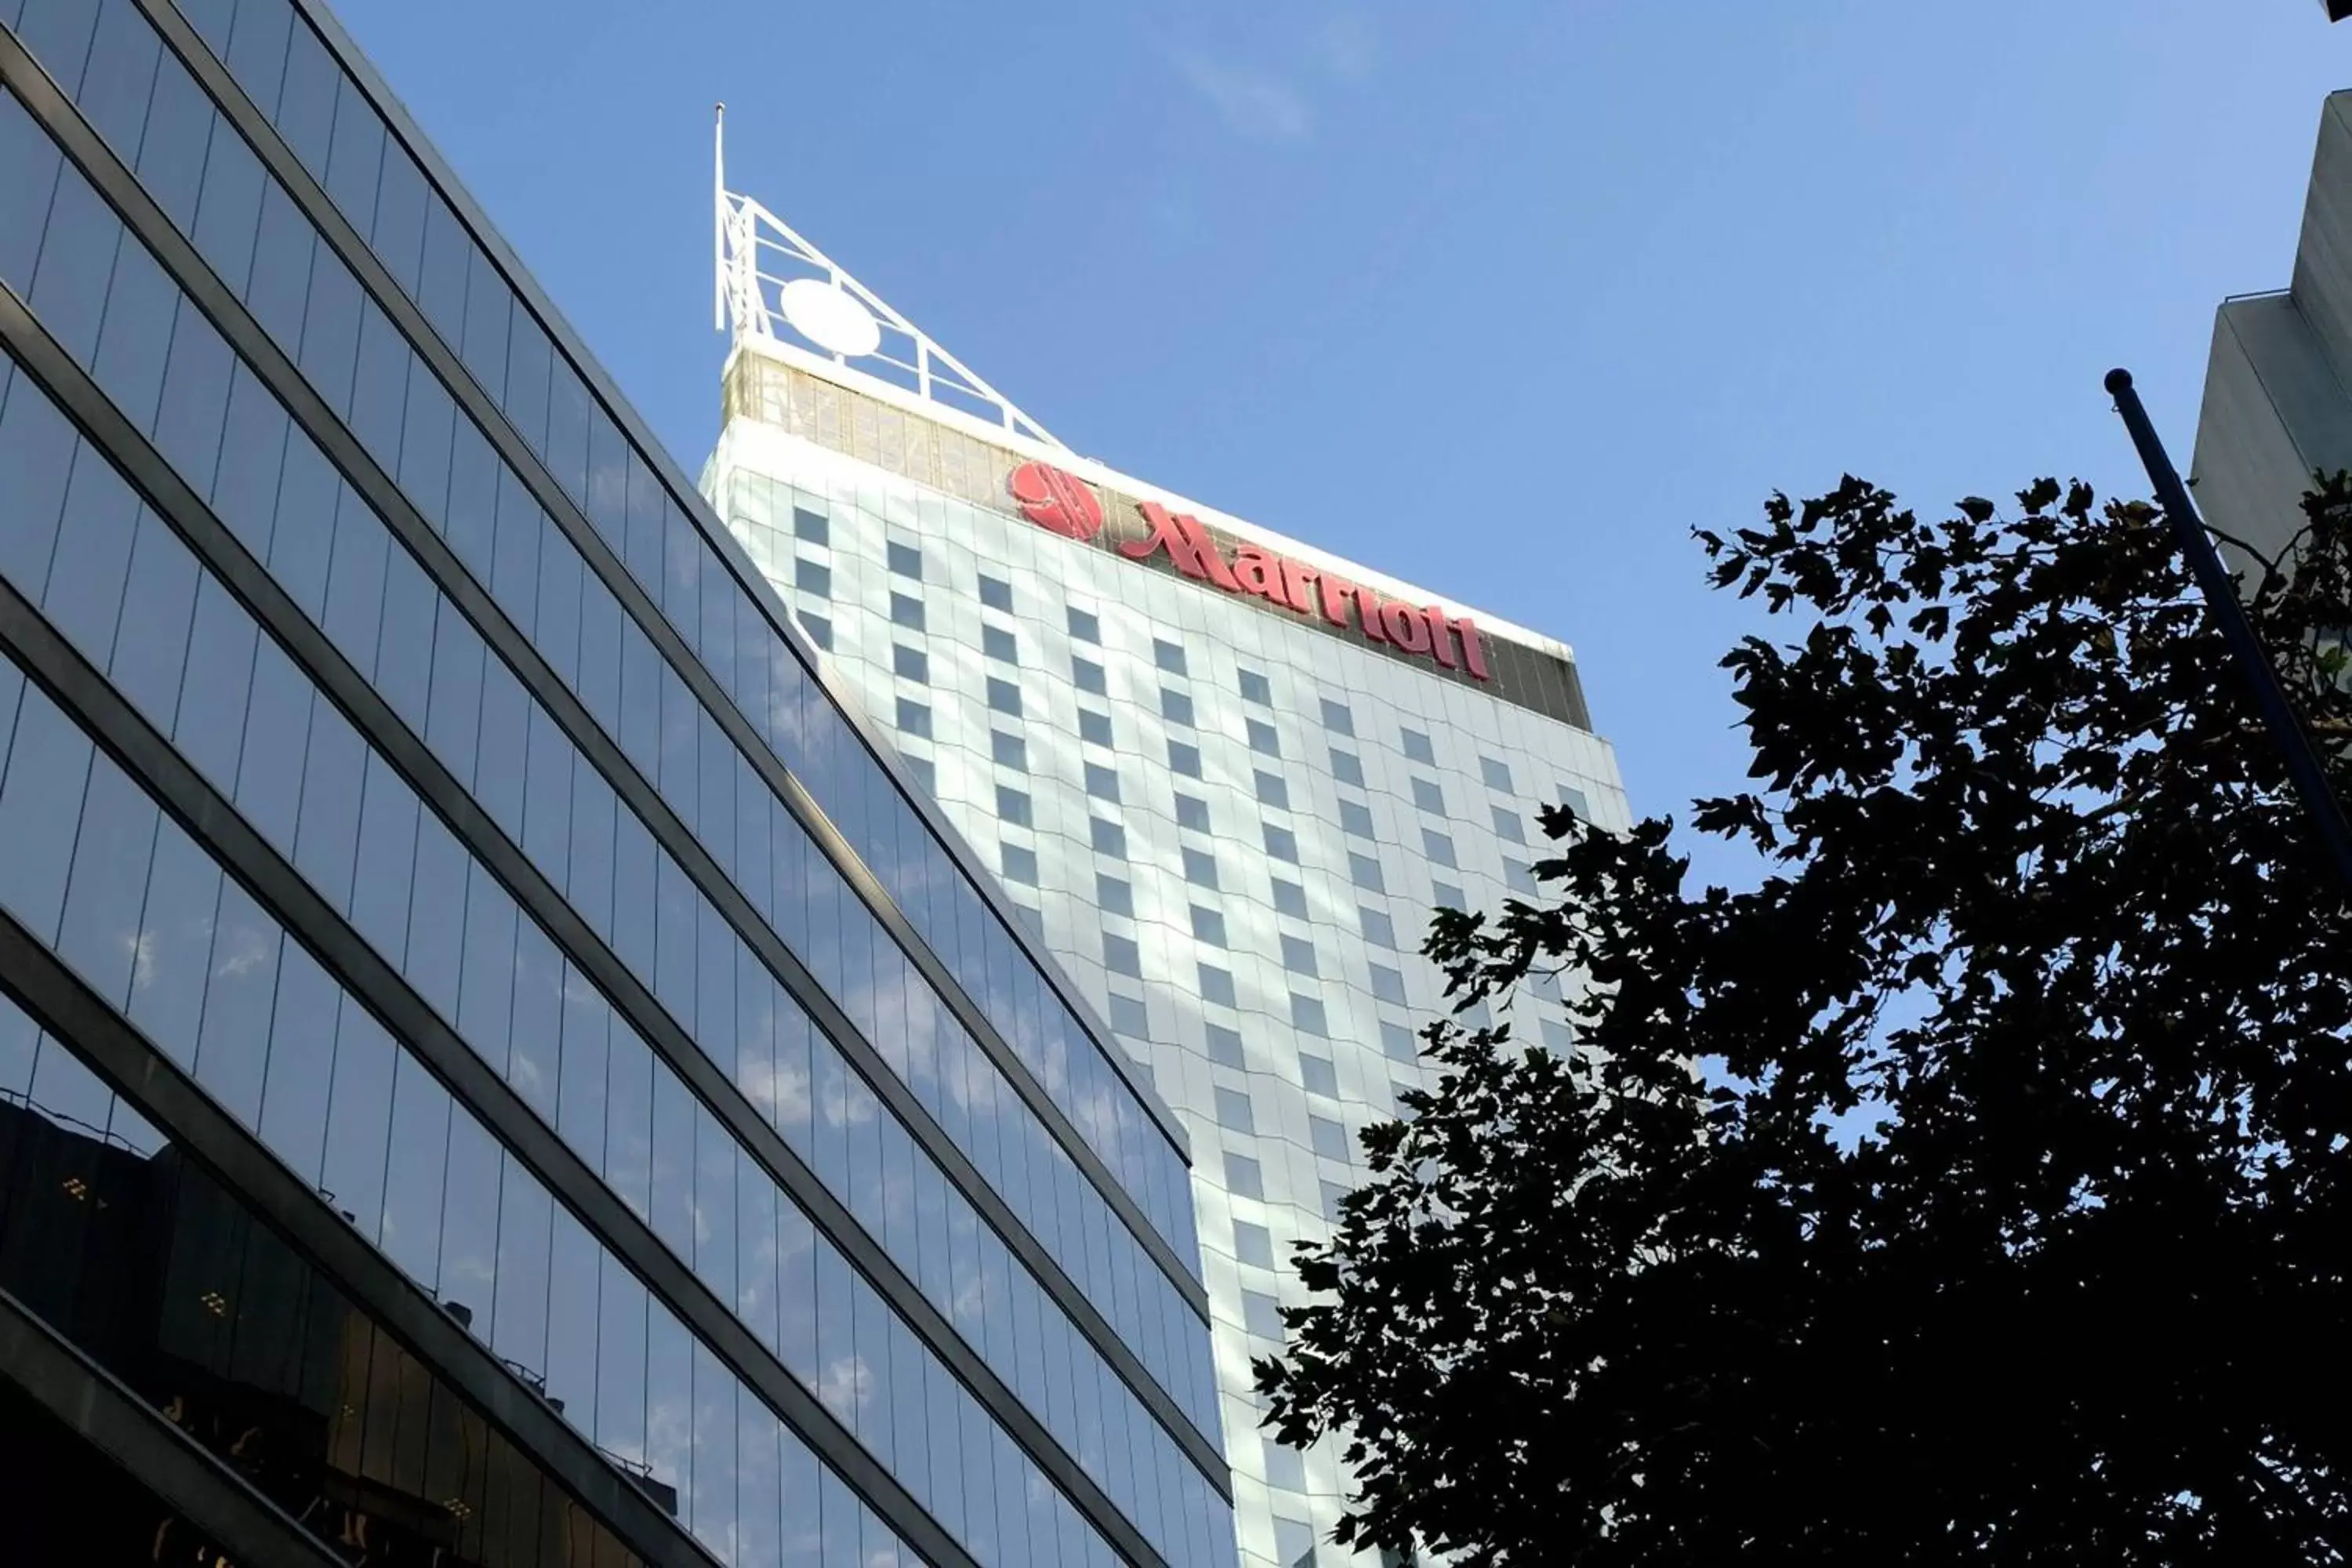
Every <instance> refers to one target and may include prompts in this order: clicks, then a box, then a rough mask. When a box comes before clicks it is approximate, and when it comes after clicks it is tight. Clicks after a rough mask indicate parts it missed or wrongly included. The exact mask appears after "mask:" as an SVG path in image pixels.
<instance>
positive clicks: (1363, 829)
mask: <svg viewBox="0 0 2352 1568" xmlns="http://www.w3.org/2000/svg"><path fill="white" fill-rule="evenodd" d="M1339 831H1340V832H1342V833H1352V834H1354V835H1355V836H1356V837H1359V838H1370V837H1372V814H1371V810H1370V807H1368V806H1366V805H1364V804H1363V803H1362V802H1360V801H1353V800H1343V801H1341V802H1340V803H1339Z"/></svg>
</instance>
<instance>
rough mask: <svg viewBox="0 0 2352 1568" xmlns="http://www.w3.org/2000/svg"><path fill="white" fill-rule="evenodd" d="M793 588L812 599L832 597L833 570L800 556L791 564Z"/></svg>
mask: <svg viewBox="0 0 2352 1568" xmlns="http://www.w3.org/2000/svg"><path fill="white" fill-rule="evenodd" d="M793 587H795V588H798V589H799V590H800V591H801V592H802V593H803V594H807V595H811V596H812V597H814V598H819V599H830V598H832V597H833V568H832V567H830V566H826V565H824V564H822V563H818V562H814V561H811V560H810V559H808V558H807V557H806V556H801V557H799V558H797V559H795V560H794V561H793Z"/></svg>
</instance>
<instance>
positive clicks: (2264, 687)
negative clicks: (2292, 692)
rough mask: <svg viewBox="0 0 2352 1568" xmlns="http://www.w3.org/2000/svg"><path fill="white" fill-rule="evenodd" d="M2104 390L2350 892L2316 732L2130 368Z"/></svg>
mask: <svg viewBox="0 0 2352 1568" xmlns="http://www.w3.org/2000/svg"><path fill="white" fill-rule="evenodd" d="M2107 391H2108V392H2109V393H2110V394H2111V395H2113V396H2114V397H2115V400H2116V413H2118V414H2120V415H2122V416H2123V420H2124V428H2125V429H2126V430H2127V431H2129V432H2130V433H2131V439H2132V445H2133V446H2134V447H2137V448H2138V449H2139V460H2140V464H2141V466H2142V467H2143V468H2147V478H2148V482H2149V483H2150V484H2152V485H2154V486H2155V487H2156V499H2157V501H2158V504H2159V505H2161V506H2162V507H2163V508H2164V515H2165V520H2166V521H2168V522H2169V523H2170V524H2171V525H2172V537H2173V541H2174V542H2175V543H2176V544H2178V545H2179V549H2180V553H2181V554H2182V555H2183V556H2184V557H2186V558H2187V560H2188V562H2189V570H2190V571H2191V572H2193V573H2195V574H2197V586H2198V588H2199V589H2200V591H2201V592H2202V593H2203V594H2204V595H2205V607H2206V608H2207V609H2208V610H2210V612H2211V613H2212V616H2213V618H2214V619H2215V620H2217V621H2219V622H2221V635H2222V636H2223V637H2225V638H2227V639H2228V641H2229V644H2230V652H2231V655H2232V656H2233V657H2234V658H2236V660H2237V664H2238V668H2239V670H2240V671H2241V673H2242V674H2243V675H2244V676H2245V678H2246V684H2247V685H2248V686H2250V687H2252V689H2253V696H2254V706H2255V707H2256V708H2258V709H2260V710H2261V711H2262V718H2263V728H2264V729H2266V730H2268V731H2270V735H2271V743H2272V744H2273V745H2274V746H2276V747H2277V748H2278V752H2279V758H2280V760H2281V761H2283V762H2284V763H2286V771H2287V776H2288V777H2289V778H2290V779H2292V780H2293V781H2294V789H2295V794H2296V795H2299V796H2301V797H2302V800H2303V809H2304V812H2305V815H2306V816H2309V817H2310V818H2311V823H2312V826H2314V827H2315V828H2316V829H2318V831H2319V837H2320V841H2321V842H2322V843H2323V844H2325V845H2326V847H2327V854H2328V858H2330V859H2331V860H2333V861H2334V862H2335V864H2336V878H2337V879H2338V880H2339V881H2341V882H2342V883H2343V885H2344V890H2345V892H2346V893H2347V895H2352V826H2346V824H2345V820H2344V808H2343V807H2342V806H2341V805H2338V804H2336V792H2335V791H2334V790H2332V789H2330V788H2328V786H2327V773H2326V769H2324V768H2323V767H2322V766H2321V765H2320V762H2319V753H2318V752H2315V751H2314V750H2313V749H2312V744H2311V737H2310V736H2309V735H2307V734H2305V732H2304V728H2303V725H2302V724H2301V723H2300V722H2299V721H2297V720H2296V718H2295V716H2294V709H2293V708H2291V707H2289V706H2288V705H2287V700H2286V691H2285V689H2284V688H2283V687H2282V686H2280V684H2279V678H2278V671H2277V670H2275V669H2273V668H2271V661H2270V658H2269V657H2268V656H2267V655H2265V654H2264V653H2263V646H2262V644H2261V643H2260V642H2259V641H2257V640H2256V639H2255V637H2254V626H2253V623H2252V621H2250V620H2248V619H2247V618H2246V606H2245V603H2244V601H2242V600H2241V599H2240V598H2239V597H2238V585H2237V584H2236V583H2234V582H2233V581H2231V577H2230V574H2229V570H2228V568H2226V567H2224V566H2223V565H2222V564H2221V552H2220V551H2218V550H2216V549H2214V548H2213V536H2212V535H2211V534H2210V533H2208V532H2207V531H2205V521H2204V519H2202V518H2200V517H2199V516H2198V515H2197V508H2196V506H2195V504H2194V503H2193V502H2191V501H2190V500H2189V487H2188V486H2186V485H2184V484H2182V483H2181V482H2180V475H2179V472H2178V471H2177V470H2175V469H2174V468H2173V466H2172V458H2170V457H2169V456H2168V455H2167V454H2166V452H2165V449H2164V443H2163V442H2162V441H2161V440H2159V439H2158V437H2157V434H2156V426H2154V425H2152V424H2150V423H2149V421H2148V417H2147V408H2146V407H2145V406H2144V405H2142V404H2141V403H2140V400H2139V393H2138V391H2137V389H2136V388H2135V387H2134V386H2133V385H2132V378H2131V372H2129V371H2127V370H2111V371H2109V372H2107Z"/></svg>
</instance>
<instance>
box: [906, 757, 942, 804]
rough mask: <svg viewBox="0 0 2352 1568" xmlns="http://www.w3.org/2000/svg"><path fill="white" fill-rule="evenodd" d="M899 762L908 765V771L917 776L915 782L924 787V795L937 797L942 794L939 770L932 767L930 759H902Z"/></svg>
mask: <svg viewBox="0 0 2352 1568" xmlns="http://www.w3.org/2000/svg"><path fill="white" fill-rule="evenodd" d="M899 761H901V762H903V763H906V764H907V771H908V773H912V774H914V775H915V782H916V783H917V784H920V785H922V786H923V793H924V794H926V795H937V794H939V793H940V773H939V770H938V769H937V768H935V767H933V766H932V765H931V759H930V758H929V757H901V758H900V759H899Z"/></svg>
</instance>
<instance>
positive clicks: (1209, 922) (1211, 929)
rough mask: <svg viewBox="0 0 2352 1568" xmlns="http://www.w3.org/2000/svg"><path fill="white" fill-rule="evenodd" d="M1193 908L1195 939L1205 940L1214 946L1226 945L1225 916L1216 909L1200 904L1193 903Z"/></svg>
mask: <svg viewBox="0 0 2352 1568" xmlns="http://www.w3.org/2000/svg"><path fill="white" fill-rule="evenodd" d="M1192 935H1193V937H1194V939H1195V940H1197V941H1200V942H1207V943H1208V944H1209V945H1210V946H1212V947H1223V946H1224V945H1225V917H1224V916H1223V915H1221V914H1219V913H1218V912H1217V911H1216V910H1204V909H1202V907H1201V906H1200V905H1198V904H1194V905H1192Z"/></svg>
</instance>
